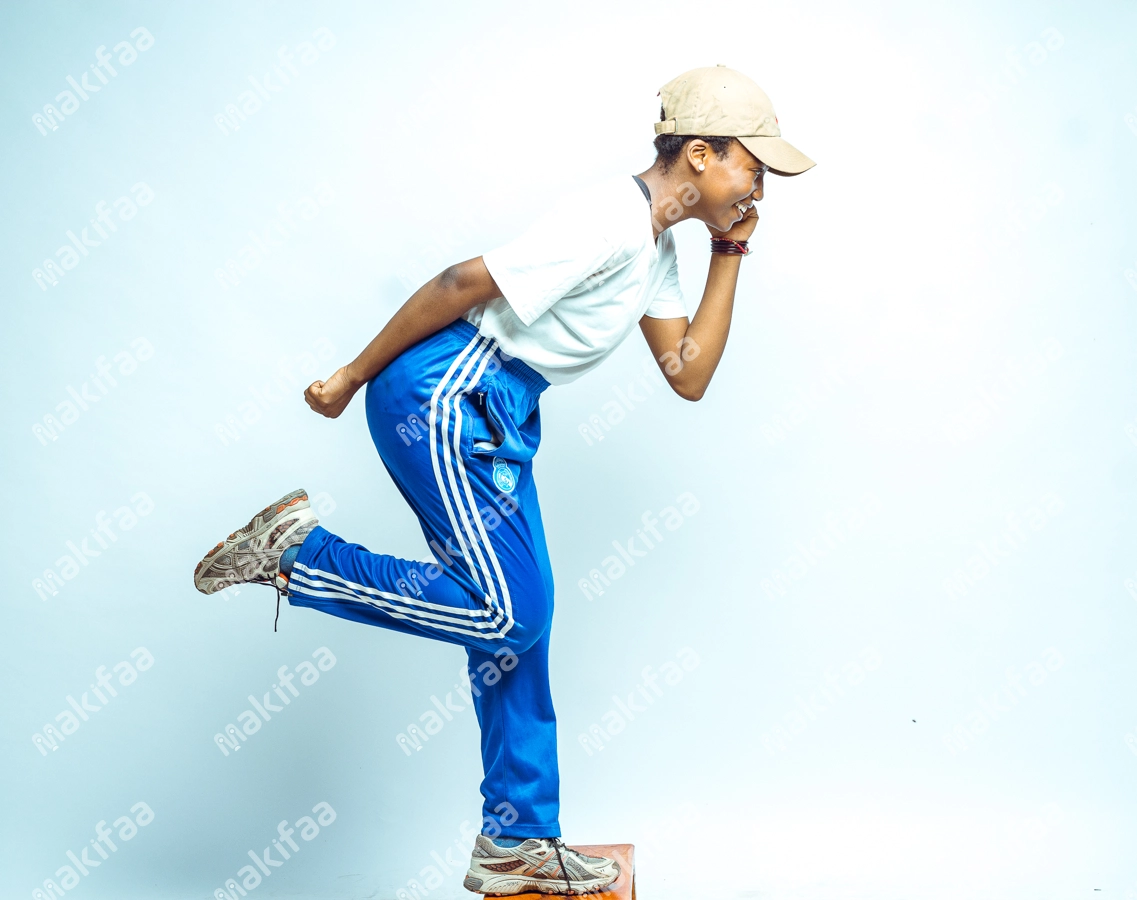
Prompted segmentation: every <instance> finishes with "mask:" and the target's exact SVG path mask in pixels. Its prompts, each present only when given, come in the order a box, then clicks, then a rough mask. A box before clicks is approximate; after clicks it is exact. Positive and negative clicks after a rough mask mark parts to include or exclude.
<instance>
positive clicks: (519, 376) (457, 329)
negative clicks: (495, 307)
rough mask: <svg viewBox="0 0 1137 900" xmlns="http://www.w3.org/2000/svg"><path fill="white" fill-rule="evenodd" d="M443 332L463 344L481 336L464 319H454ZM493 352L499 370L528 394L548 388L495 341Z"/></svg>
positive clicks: (536, 374)
mask: <svg viewBox="0 0 1137 900" xmlns="http://www.w3.org/2000/svg"><path fill="white" fill-rule="evenodd" d="M443 330H444V331H449V332H451V333H453V335H454V336H455V337H456V338H458V339H460V340H461V341H462V343H463V344H468V343H469V342H470V341H472V340H473V339H474V337H475V336H476V335H479V334H481V332H480V331H478V329H477V326H475V325H474V324H473V323H471V322H467V321H466V320H465V319H455V320H454V321H453V322H451V323H450V324H449V325H447V326H446V328H444V329H443ZM483 337H486V338H487V339H488V340H491V341H494V339H493V338H491V337H489V336H488V335H483ZM494 352H495V353H496V354H497V355H498V357H499V358H500V359H501V363H502V365H501V370H502V371H503V372H507V373H508V374H509V376H510V377H511V378H514V379H516V380H517V381H518V382H520V383H521V386H522V387H524V388H525V389H526V390H528V391H529V392H531V393H534V394H540V393H541V392H542V391H544V390H545V388H547V387H548V386H549V382H547V381H546V380H545V377H544V376H543V375H541V374H540V373H539V372H537V371H535V370H533V369H531V368H529V366H527V365H525V363H523V362H522V361H521V360H519V359H517V358H516V357H514V356H509V355H508V354H507V353H505V351H503V350H502V349H501V347H499V346H497V341H494Z"/></svg>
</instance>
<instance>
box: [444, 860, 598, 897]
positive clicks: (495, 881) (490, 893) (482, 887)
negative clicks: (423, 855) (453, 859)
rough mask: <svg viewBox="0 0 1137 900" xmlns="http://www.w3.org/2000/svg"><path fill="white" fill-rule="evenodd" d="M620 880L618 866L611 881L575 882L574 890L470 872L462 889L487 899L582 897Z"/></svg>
mask: <svg viewBox="0 0 1137 900" xmlns="http://www.w3.org/2000/svg"><path fill="white" fill-rule="evenodd" d="M619 880H620V867H619V864H617V865H616V874H615V876H614V877H613V878H612V879H611V880H610V881H603V880H600V881H596V882H594V883H593V884H591V885H586V884H584V883H582V882H573V889H572V890H571V891H570V890H567V889H566V888H565V883H564V882H563V881H556V882H553V881H545V880H541V881H536V880H534V879H532V878H518V877H516V876H513V875H497V874H491V873H483V872H476V873H475V872H469V873H467V875H466V879H465V881H463V882H462V887H464V888H465V889H466V890H468V891H473V892H474V893H476V894H484V895H485V896H487V897H510V896H514V895H516V894H529V893H537V894H555V895H559V896H566V897H567V896H580V895H587V894H596V893H599V892H600V891H604V890H607V889H608V888H610V887H611V886H612V885H614V884H615V883H616V882H617V881H619Z"/></svg>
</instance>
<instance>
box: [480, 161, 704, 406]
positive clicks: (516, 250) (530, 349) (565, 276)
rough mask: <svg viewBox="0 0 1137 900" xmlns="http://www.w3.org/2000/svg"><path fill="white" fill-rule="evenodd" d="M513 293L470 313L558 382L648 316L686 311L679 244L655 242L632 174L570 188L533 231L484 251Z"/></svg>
mask: <svg viewBox="0 0 1137 900" xmlns="http://www.w3.org/2000/svg"><path fill="white" fill-rule="evenodd" d="M482 258H483V259H484V261H485V264H486V268H487V269H488V270H489V273H490V275H492V276H493V279H494V281H495V282H497V286H498V287H499V288H501V291H502V293H503V295H504V296H502V297H498V298H496V299H494V300H490V301H488V302H486V303H483V304H479V305H478V306H476V307H474V308H473V309H471V310H470V311H469V312H467V313H466V315H465V318H466V319H467V321H469V322H472V323H473V324H474V325H476V326H477V327H478V330H479V331H480V332H481V333H482V334H484V335H486V336H487V337H491V338H494V339H495V340H496V341H497V342H498V344H499V345H500V347H501V349H502V351H503V352H504V353H507V354H508V355H510V356H514V357H517V358H518V359H520V360H521V361H522V362H524V363H526V364H527V365H528V366H530V367H531V368H533V369H535V370H536V371H537V372H539V373H540V374H541V375H543V376H544V378H545V380H546V381H548V382H549V384H567V383H568V382H570V381H573V380H575V379H577V378H579V377H580V376H581V375H583V374H584V373H585V372H587V371H589V370H590V369H594V368H595V367H596V366H598V365H600V363H601V362H602V361H603V360H604V358H605V357H606V356H608V355H609V354H610V353H612V351H613V350H615V349H616V347H618V346H619V345H620V343H621V341H623V340H624V338H626V337H627V336H628V333H629V332H630V331H631V330H632V329H633V328H635V327H636V325H637V324H638V323H639V320H640V318H641V317H642V316H644V315H648V316H651V317H652V318H654V319H677V318H686V316H687V309H686V307H685V306H684V305H683V295H682V292H681V291H680V289H679V269H678V266H677V264H676V258H675V241H674V239H673V238H672V237H671V232H670V231H665V232H663V234H661V235H660V236H659V241H658V243H657V242H656V240H655V236H654V232H653V230H652V224H651V207H650V206H649V205H648V203H647V201H646V199H645V198H644V195H643V192H642V191H641V190H640V187H639V185H638V184H636V182H635V180H634V179H633V178H632V177H631V176H630V175H623V176H620V177H619V178H611V179H608V180H606V181H603V182H601V183H599V184H596V185H594V186H592V187H589V188H586V189H584V190H580V191H575V192H572V193H571V194H567V195H565V196H563V197H562V198H559V199H558V201H557V202H556V203H555V204H554V205H553V207H552V209H550V210H549V211H548V212H547V213H545V214H544V215H543V216H542V217H541V218H540V219H538V220H537V222H535V223H534V224H533V226H532V227H530V228H529V230H527V231H526V232H524V233H523V234H522V235H520V236H519V237H517V238H515V239H514V240H512V241H510V242H509V243H508V244H505V245H504V246H501V247H498V248H497V249H496V250H491V251H489V252H488V253H486V254H484V256H483V257H482Z"/></svg>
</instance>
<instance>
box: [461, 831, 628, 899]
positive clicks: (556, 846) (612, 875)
mask: <svg viewBox="0 0 1137 900" xmlns="http://www.w3.org/2000/svg"><path fill="white" fill-rule="evenodd" d="M619 877H620V864H619V863H617V862H616V860H614V859H609V858H608V857H606V856H585V855H584V854H583V853H579V852H577V851H576V850H573V849H572V848H571V847H566V846H565V845H564V843H563V842H562V841H561V839H560V838H528V839H527V840H525V841H522V842H521V844H519V845H518V846H516V847H499V846H498V845H497V844H495V843H494V842H493V841H491V840H490V839H489V838H488V837H486V836H485V835H484V834H479V835H478V838H477V840H476V841H475V842H474V853H473V857H472V858H471V859H470V871H469V872H467V873H466V880H465V881H463V882H462V885H463V887H465V888H466V889H467V890H470V891H475V892H476V893H479V894H485V895H486V896H487V897H505V896H508V895H509V894H527V893H531V892H536V893H539V894H592V893H595V892H596V891H602V890H604V889H605V888H606V887H608V886H609V885H610V884H612V882H614V881H615V880H616V879H617V878H619Z"/></svg>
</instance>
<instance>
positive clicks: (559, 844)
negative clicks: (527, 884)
mask: <svg viewBox="0 0 1137 900" xmlns="http://www.w3.org/2000/svg"><path fill="white" fill-rule="evenodd" d="M550 840H551V841H552V843H553V849H554V850H556V851H557V864H558V865H560V867H561V874H562V875H564V877H565V889H566V890H567V891H568V892H569V893H570V894H571V893H572V882H571V881H569V874H568V869H566V868H565V861H564V859H563V858H562V857H561V848H564V851H565V853H568V852H569V848H568V847H565V844H564V841H562V840H561V839H560V838H551V839H550Z"/></svg>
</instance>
